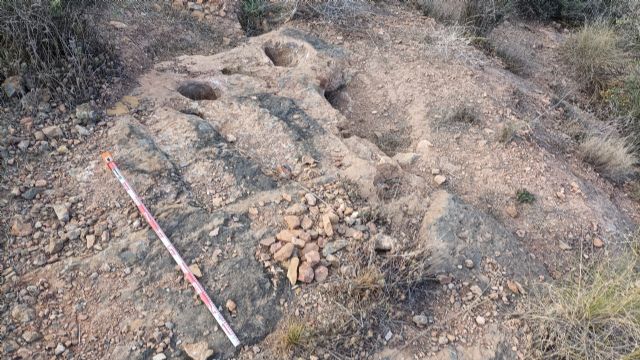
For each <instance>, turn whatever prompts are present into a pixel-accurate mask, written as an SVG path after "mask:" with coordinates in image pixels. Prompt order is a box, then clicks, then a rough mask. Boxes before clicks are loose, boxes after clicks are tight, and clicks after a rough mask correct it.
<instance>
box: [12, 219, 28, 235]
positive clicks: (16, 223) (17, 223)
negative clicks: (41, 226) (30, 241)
mask: <svg viewBox="0 0 640 360" xmlns="http://www.w3.org/2000/svg"><path fill="white" fill-rule="evenodd" d="M32 232H33V227H32V226H31V223H29V222H28V221H26V220H24V219H23V218H22V217H20V216H18V217H16V218H15V219H13V223H12V224H11V230H10V233H11V235H13V236H18V237H23V236H29V235H31V233H32Z"/></svg>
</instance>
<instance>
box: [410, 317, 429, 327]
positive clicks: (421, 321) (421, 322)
mask: <svg viewBox="0 0 640 360" xmlns="http://www.w3.org/2000/svg"><path fill="white" fill-rule="evenodd" d="M413 323H414V324H416V325H417V326H418V327H425V326H427V325H429V318H428V317H427V316H425V315H415V316H414V317H413Z"/></svg>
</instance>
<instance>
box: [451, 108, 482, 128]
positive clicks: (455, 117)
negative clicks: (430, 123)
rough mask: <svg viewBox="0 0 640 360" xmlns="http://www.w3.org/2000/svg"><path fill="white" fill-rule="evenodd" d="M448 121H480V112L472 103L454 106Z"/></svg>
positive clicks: (470, 122)
mask: <svg viewBox="0 0 640 360" xmlns="http://www.w3.org/2000/svg"><path fill="white" fill-rule="evenodd" d="M446 122H448V123H460V124H474V123H476V122H478V114H477V112H476V110H475V109H474V108H473V107H472V106H470V105H461V106H458V107H456V108H454V109H453V110H452V111H451V112H449V114H448V115H447V117H446Z"/></svg>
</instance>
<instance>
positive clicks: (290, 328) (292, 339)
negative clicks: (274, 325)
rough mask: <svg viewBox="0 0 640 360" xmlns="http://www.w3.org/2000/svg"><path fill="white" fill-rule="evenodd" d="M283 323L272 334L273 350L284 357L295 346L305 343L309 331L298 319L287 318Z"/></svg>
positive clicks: (299, 346)
mask: <svg viewBox="0 0 640 360" xmlns="http://www.w3.org/2000/svg"><path fill="white" fill-rule="evenodd" d="M283 324H284V326H282V327H281V328H279V329H278V330H277V331H276V333H275V334H274V335H275V336H274V350H275V352H276V353H277V354H278V355H279V356H281V357H286V356H287V355H288V354H290V353H291V352H292V351H294V350H295V349H296V348H303V347H304V346H306V345H307V342H308V340H309V336H310V332H309V328H308V327H307V325H306V324H305V323H304V322H302V321H301V320H299V319H289V320H288V321H285V322H283Z"/></svg>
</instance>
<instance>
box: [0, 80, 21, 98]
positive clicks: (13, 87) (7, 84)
mask: <svg viewBox="0 0 640 360" xmlns="http://www.w3.org/2000/svg"><path fill="white" fill-rule="evenodd" d="M2 90H3V91H4V94H5V95H7V97H13V96H18V95H20V94H21V93H23V92H24V88H23V87H22V77H21V76H19V75H16V76H9V77H8V78H6V79H5V80H4V81H3V82H2Z"/></svg>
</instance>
